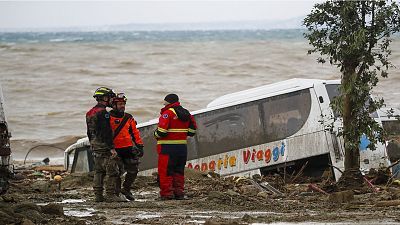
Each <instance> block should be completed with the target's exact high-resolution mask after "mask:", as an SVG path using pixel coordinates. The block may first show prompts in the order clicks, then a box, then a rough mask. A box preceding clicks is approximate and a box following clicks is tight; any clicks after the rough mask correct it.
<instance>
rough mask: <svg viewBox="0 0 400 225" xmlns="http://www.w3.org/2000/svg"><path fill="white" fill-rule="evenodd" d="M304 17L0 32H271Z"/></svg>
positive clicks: (297, 25) (294, 24) (293, 26)
mask: <svg viewBox="0 0 400 225" xmlns="http://www.w3.org/2000/svg"><path fill="white" fill-rule="evenodd" d="M303 18H304V17H296V18H292V19H288V20H274V21H230V22H200V23H165V24H162V23H154V24H142V23H129V24H118V25H104V26H90V27H49V28H20V29H0V32H27V31H28V32H30V31H32V32H64V31H67V32H80V31H182V30H273V29H301V28H303V27H302V20H303Z"/></svg>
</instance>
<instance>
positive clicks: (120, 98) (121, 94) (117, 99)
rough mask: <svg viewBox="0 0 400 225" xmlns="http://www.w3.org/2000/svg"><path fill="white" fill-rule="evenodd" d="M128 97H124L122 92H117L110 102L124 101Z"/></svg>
mask: <svg viewBox="0 0 400 225" xmlns="http://www.w3.org/2000/svg"><path fill="white" fill-rule="evenodd" d="M127 100H128V99H127V98H126V96H125V94H124V93H117V95H116V96H115V97H114V99H113V101H112V103H113V104H117V102H124V103H126V101H127Z"/></svg>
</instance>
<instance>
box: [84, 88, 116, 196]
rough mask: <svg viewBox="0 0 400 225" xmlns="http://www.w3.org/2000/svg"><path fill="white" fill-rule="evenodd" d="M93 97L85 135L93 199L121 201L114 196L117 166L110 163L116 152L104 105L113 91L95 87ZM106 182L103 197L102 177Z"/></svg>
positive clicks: (87, 115)
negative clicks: (91, 159)
mask: <svg viewBox="0 0 400 225" xmlns="http://www.w3.org/2000/svg"><path fill="white" fill-rule="evenodd" d="M93 97H94V98H95V99H96V101H97V104H96V105H95V106H94V107H93V108H92V109H90V110H89V111H88V112H87V113H86V125H87V136H88V138H89V142H90V146H91V149H92V152H93V156H94V171H95V174H94V180H93V181H94V185H93V190H94V193H95V201H96V202H102V201H104V200H107V201H110V202H111V201H121V200H122V199H120V198H117V197H116V196H115V183H116V182H117V177H118V168H116V167H115V166H113V165H114V164H113V163H110V162H111V161H112V160H113V158H114V157H116V156H117V152H116V151H115V149H114V143H113V133H112V129H111V126H110V114H109V113H108V112H107V110H106V107H111V103H112V100H113V98H114V97H115V93H114V92H113V91H112V90H111V89H110V88H107V87H100V88H97V89H96V91H95V93H94V95H93ZM106 175H107V176H108V179H107V183H106V198H105V199H104V197H103V189H104V188H103V186H104V178H105V176H106Z"/></svg>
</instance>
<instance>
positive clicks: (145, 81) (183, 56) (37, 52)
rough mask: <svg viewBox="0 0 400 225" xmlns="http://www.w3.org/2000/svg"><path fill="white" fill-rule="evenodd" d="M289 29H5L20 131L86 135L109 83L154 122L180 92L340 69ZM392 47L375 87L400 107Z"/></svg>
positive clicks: (7, 73) (197, 99) (39, 135)
mask: <svg viewBox="0 0 400 225" xmlns="http://www.w3.org/2000/svg"><path fill="white" fill-rule="evenodd" d="M280 32H281V33H279V34H276V33H271V34H268V33H263V32H257V31H252V32H249V31H247V32H246V31H237V33H236V36H235V33H232V32H230V33H229V32H228V33H224V32H219V33H218V32H211V31H207V33H204V32H203V33H202V32H200V33H197V35H198V36H196V33H193V32H192V33H188V32H184V31H182V32H180V33H179V32H178V33H176V32H175V33H168V32H167V33H159V34H156V33H152V32H147V33H139V34H136V35H135V34H134V33H131V34H129V33H126V34H124V35H125V36H124V35H122V34H120V35H121V36H122V37H120V38H119V39H118V37H119V35H118V33H92V34H91V35H89V36H85V35H87V34H86V33H68V34H48V35H47V36H46V34H42V33H25V34H12V35H11V34H4V33H0V58H1V60H0V68H1V70H0V83H1V85H2V87H3V91H4V97H5V99H6V107H7V108H6V115H7V117H8V122H9V127H10V130H11V132H12V134H13V139H14V140H16V139H34V140H46V139H52V138H57V137H63V136H67V135H84V134H85V132H86V124H85V113H86V111H87V110H88V109H89V108H90V107H92V106H93V105H94V104H95V101H94V99H93V98H92V94H93V91H94V90H95V89H96V88H97V87H99V86H103V85H104V86H109V87H112V88H113V89H115V90H117V91H121V92H125V93H126V94H127V96H128V105H127V111H128V112H130V113H132V114H133V115H134V117H135V118H136V119H137V120H138V122H145V121H147V120H149V119H153V118H156V117H157V116H158V113H159V109H160V108H161V103H162V99H163V97H164V96H165V95H166V94H167V93H170V92H174V93H177V94H178V95H179V96H180V97H181V99H182V100H181V102H182V104H183V105H184V106H186V107H187V108H188V109H190V110H198V109H201V108H204V107H205V106H206V105H207V103H208V102H210V101H211V100H213V99H214V98H216V97H218V96H221V95H224V94H228V93H231V92H235V91H240V90H244V89H248V88H253V87H257V86H260V85H265V84H270V83H273V82H277V81H282V80H286V79H290V78H317V79H339V78H340V75H339V72H338V69H337V68H335V67H332V66H330V65H321V64H317V63H316V60H315V58H316V56H315V55H314V56H310V55H307V54H306V53H307V50H308V49H309V48H310V47H309V46H308V44H307V41H306V40H305V39H303V38H302V36H301V32H300V33H299V32H298V31H297V30H295V31H292V32H288V31H280ZM146 35H147V36H146ZM157 35H158V36H157ZM202 35H203V36H202ZM137 36H139V38H138V37H137ZM89 37H90V38H89ZM127 37H130V38H127ZM392 50H393V54H392V58H391V60H392V62H393V63H394V65H396V66H397V69H392V70H391V73H390V74H389V77H390V78H388V79H385V80H383V81H382V82H381V84H380V86H379V87H378V88H377V89H376V91H375V94H376V95H378V96H382V97H384V98H385V99H386V102H387V103H388V104H389V105H391V106H396V107H397V108H400V104H399V100H398V99H399V97H400V89H399V87H400V85H399V83H400V70H399V69H398V68H400V39H396V40H395V41H394V42H393V43H392Z"/></svg>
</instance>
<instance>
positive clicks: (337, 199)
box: [328, 191, 354, 203]
mask: <svg viewBox="0 0 400 225" xmlns="http://www.w3.org/2000/svg"><path fill="white" fill-rule="evenodd" d="M352 200H354V193H353V191H340V192H335V193H332V194H330V195H329V198H328V201H330V202H333V203H345V202H350V201H352Z"/></svg>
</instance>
